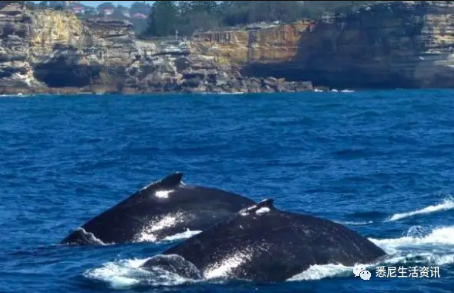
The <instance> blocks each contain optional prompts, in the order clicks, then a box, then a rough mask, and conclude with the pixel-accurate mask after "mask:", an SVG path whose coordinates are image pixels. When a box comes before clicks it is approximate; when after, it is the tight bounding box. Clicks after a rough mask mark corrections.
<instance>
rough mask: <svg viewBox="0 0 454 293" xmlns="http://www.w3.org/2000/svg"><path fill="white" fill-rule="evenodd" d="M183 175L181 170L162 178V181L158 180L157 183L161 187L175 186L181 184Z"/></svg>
mask: <svg viewBox="0 0 454 293" xmlns="http://www.w3.org/2000/svg"><path fill="white" fill-rule="evenodd" d="M183 175H184V174H183V173H181V172H176V173H173V174H170V175H169V176H167V177H165V178H163V179H161V180H160V181H158V182H156V184H157V185H159V186H160V187H174V186H177V185H179V184H181V179H183Z"/></svg>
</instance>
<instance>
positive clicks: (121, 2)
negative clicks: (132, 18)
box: [80, 1, 154, 7]
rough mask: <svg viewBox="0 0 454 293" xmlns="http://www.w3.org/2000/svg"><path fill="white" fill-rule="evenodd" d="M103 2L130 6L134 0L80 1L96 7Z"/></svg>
mask: <svg viewBox="0 0 454 293" xmlns="http://www.w3.org/2000/svg"><path fill="white" fill-rule="evenodd" d="M104 2H112V3H113V4H115V5H118V4H121V5H123V6H127V7H130V6H131V4H132V3H134V2H136V1H80V3H82V4H84V5H90V6H94V7H97V6H98V5H99V4H101V3H104ZM145 2H149V3H153V2H154V1H145Z"/></svg>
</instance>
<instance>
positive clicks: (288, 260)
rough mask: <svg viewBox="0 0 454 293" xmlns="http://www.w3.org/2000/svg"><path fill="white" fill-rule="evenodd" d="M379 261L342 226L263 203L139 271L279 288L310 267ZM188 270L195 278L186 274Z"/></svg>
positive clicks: (367, 244)
mask: <svg viewBox="0 0 454 293" xmlns="http://www.w3.org/2000/svg"><path fill="white" fill-rule="evenodd" d="M385 255H386V254H385V252H384V251H383V250H382V249H381V248H379V247H378V246H376V245H375V244H373V243H372V242H370V241H369V240H368V239H367V238H365V237H363V236H361V235H359V234H358V233H356V232H355V231H353V230H350V229H348V228H347V227H345V226H343V225H340V224H337V223H334V222H332V221H329V220H325V219H322V218H318V217H314V216H309V215H305V214H298V213H291V212H286V211H280V210H278V209H277V208H275V207H274V204H273V200H271V199H268V200H264V201H262V202H260V203H258V204H255V205H253V206H251V207H249V208H246V209H243V210H241V211H240V212H239V213H238V214H237V216H235V217H233V218H230V219H228V220H226V221H224V222H221V223H218V224H216V225H214V226H212V227H210V228H209V229H207V230H205V231H203V232H202V233H200V234H198V235H196V236H193V237H191V238H189V239H187V240H186V241H184V242H182V243H180V244H178V245H175V246H173V247H171V248H169V249H167V250H166V251H164V252H163V253H162V254H160V255H157V256H155V257H153V258H151V259H150V260H148V261H147V262H146V263H145V264H144V265H143V266H142V268H144V269H151V268H154V267H155V266H157V267H159V268H161V269H167V270H169V271H171V272H173V273H177V274H181V275H183V276H184V277H188V278H190V277H194V276H197V275H199V276H202V278H204V279H213V278H214V279H216V278H226V279H240V280H249V281H256V282H281V281H285V280H288V279H289V278H292V277H294V276H295V275H298V274H299V273H302V272H304V271H305V270H307V269H308V268H309V267H310V266H312V265H324V264H343V265H345V266H354V265H355V264H368V263H370V262H373V261H375V260H379V259H380V258H381V257H384V256H385ZM166 257H167V263H166V261H165V260H166ZM188 264H190V265H188ZM194 266H195V267H196V268H197V269H198V270H199V272H198V273H197V274H196V273H194V270H192V269H190V268H193V267H194ZM188 272H191V273H190V274H189V273H188Z"/></svg>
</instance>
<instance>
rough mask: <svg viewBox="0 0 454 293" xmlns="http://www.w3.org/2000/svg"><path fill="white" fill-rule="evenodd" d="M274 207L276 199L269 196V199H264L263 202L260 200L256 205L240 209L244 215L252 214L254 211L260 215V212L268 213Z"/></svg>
mask: <svg viewBox="0 0 454 293" xmlns="http://www.w3.org/2000/svg"><path fill="white" fill-rule="evenodd" d="M274 209H275V207H274V199H271V198H268V199H265V200H262V201H261V202H259V203H258V204H256V205H253V206H251V207H249V208H246V209H244V210H242V211H240V214H241V215H242V216H246V215H250V214H253V213H255V214H258V215H259V214H263V213H267V212H269V211H271V210H274Z"/></svg>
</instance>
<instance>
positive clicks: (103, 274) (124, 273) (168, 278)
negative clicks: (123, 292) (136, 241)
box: [83, 256, 196, 289]
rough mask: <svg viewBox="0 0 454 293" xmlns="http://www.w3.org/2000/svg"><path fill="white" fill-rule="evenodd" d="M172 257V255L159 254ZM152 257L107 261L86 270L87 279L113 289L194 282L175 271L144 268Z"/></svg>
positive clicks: (167, 285) (166, 285)
mask: <svg viewBox="0 0 454 293" xmlns="http://www.w3.org/2000/svg"><path fill="white" fill-rule="evenodd" d="M160 257H161V258H173V256H160ZM150 259H152V258H146V259H129V260H120V261H117V262H108V263H106V264H104V265H103V267H101V268H96V269H92V270H88V271H86V272H85V273H84V274H83V275H84V277H86V278H87V279H91V280H94V281H101V282H104V283H107V284H108V285H109V286H110V287H111V288H113V289H128V288H131V287H134V286H141V285H147V286H152V287H169V286H179V285H184V284H188V283H193V282H196V280H192V279H188V278H185V277H182V276H180V275H178V274H177V273H174V272H170V271H168V270H165V269H162V268H159V267H156V268H153V269H144V268H142V266H143V265H144V264H145V263H146V262H147V261H148V260H150Z"/></svg>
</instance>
